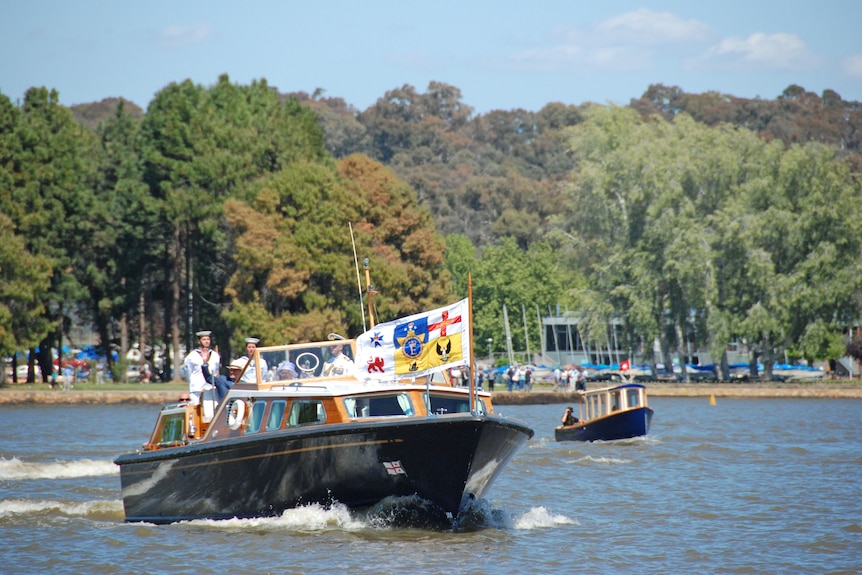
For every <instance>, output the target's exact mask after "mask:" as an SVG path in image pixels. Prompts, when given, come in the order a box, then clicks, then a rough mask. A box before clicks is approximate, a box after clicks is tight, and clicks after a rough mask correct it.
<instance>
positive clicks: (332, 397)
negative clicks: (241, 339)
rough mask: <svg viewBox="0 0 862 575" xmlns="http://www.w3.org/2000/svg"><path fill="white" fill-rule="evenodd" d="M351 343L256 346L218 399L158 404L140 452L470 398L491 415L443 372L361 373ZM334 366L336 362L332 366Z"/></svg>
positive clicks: (465, 404) (453, 410) (441, 407)
mask: <svg viewBox="0 0 862 575" xmlns="http://www.w3.org/2000/svg"><path fill="white" fill-rule="evenodd" d="M353 344H354V341H353V340H335V341H327V342H316V343H314V344H297V345H284V346H271V347H260V348H258V349H257V350H256V352H255V355H254V357H252V358H251V359H250V360H249V361H248V363H247V365H246V366H245V369H244V370H243V374H245V373H246V372H249V373H252V374H253V377H246V378H243V376H242V375H240V376H239V380H238V382H237V383H235V384H234V386H233V388H232V389H231V390H230V391H229V393H228V394H227V396H225V398H223V400H222V402H221V404H217V403H216V401H215V390H211V389H208V390H206V391H205V392H204V394H203V395H202V398H201V403H200V404H199V405H197V406H193V405H191V404H190V403H187V402H180V403H176V404H171V405H166V406H164V407H163V408H162V410H161V412H160V413H159V417H158V419H157V421H156V425H155V428H154V429H153V433H152V435H151V436H150V439H149V441H148V442H147V443H145V444H144V446H143V448H144V450H154V449H164V448H169V447H177V446H181V445H186V444H188V443H190V442H194V441H201V440H204V441H210V440H216V439H225V438H235V437H243V436H248V435H254V434H259V433H267V432H271V431H277V430H286V429H291V428H300V427H306V426H314V425H332V424H345V423H352V422H358V421H364V420H374V419H379V418H399V417H401V418H406V417H417V416H418V417H423V416H436V417H441V416H443V417H445V416H446V415H447V414H458V413H460V414H463V413H469V412H470V411H471V401H473V402H474V409H473V411H475V412H476V413H477V414H480V415H485V414H489V413H493V407H492V406H491V401H490V395H489V394H488V393H485V392H481V393H477V394H476V396H475V397H474V398H472V400H471V395H470V393H468V390H467V389H466V388H455V387H452V385H451V384H450V383H449V382H447V381H446V379H445V378H444V377H443V376H442V374H435V375H433V376H427V377H425V376H423V377H417V378H406V379H405V378H399V379H398V380H391V381H384V380H380V379H377V378H375V377H373V376H369V374H368V373H367V372H368V370H367V368H366V370H365V373H362V370H361V369H357V367H356V366H355V365H354V364H353V357H354V355H355V352H354V345H353ZM340 356H343V357H340ZM339 357H340V359H339ZM336 363H338V364H339V365H340V366H341V367H340V368H337V367H332V366H333V364H336ZM330 368H331V369H330ZM363 376H364V377H363ZM435 378H439V379H435ZM244 379H251V380H252V381H251V382H247V381H244Z"/></svg>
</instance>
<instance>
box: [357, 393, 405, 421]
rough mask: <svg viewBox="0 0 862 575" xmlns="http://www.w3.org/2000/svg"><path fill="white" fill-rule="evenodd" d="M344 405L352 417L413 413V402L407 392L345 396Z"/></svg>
mask: <svg viewBox="0 0 862 575" xmlns="http://www.w3.org/2000/svg"><path fill="white" fill-rule="evenodd" d="M344 407H345V409H347V414H348V415H349V416H350V417H353V418H355V417H386V416H393V415H413V414H414V413H415V412H414V410H413V404H412V403H411V402H410V396H409V395H407V394H406V393H398V394H390V395H374V396H357V397H346V398H344Z"/></svg>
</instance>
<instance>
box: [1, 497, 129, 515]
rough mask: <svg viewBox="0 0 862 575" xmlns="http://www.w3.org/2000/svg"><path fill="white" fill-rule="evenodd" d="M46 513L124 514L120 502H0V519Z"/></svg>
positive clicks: (46, 500)
mask: <svg viewBox="0 0 862 575" xmlns="http://www.w3.org/2000/svg"><path fill="white" fill-rule="evenodd" d="M45 512H52V513H55V514H61V515H67V516H77V517H85V516H88V515H91V514H94V513H117V512H119V513H122V512H123V503H122V501H120V500H115V501H104V500H101V501H82V502H78V503H66V502H63V501H54V500H50V499H42V500H30V499H6V500H3V501H0V517H9V516H15V515H33V514H38V513H45Z"/></svg>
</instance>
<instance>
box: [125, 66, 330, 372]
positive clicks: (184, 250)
mask: <svg viewBox="0 0 862 575" xmlns="http://www.w3.org/2000/svg"><path fill="white" fill-rule="evenodd" d="M141 142H142V145H141V154H142V157H143V160H144V181H145V182H146V183H147V185H148V186H149V189H150V194H151V195H152V196H153V197H154V198H155V199H156V200H157V201H158V202H159V204H160V209H159V213H160V214H161V215H160V223H159V226H158V228H157V230H158V231H157V234H158V241H160V242H161V243H162V245H164V246H167V249H166V250H165V252H164V254H163V259H162V262H163V270H164V271H163V277H164V280H163V282H164V286H165V288H166V289H165V292H166V293H168V294H170V296H169V301H170V305H169V306H166V307H167V309H166V320H165V325H166V326H170V330H171V340H172V357H173V359H174V368H175V370H176V369H178V368H179V361H180V358H179V357H178V355H179V346H180V332H181V325H182V326H183V327H184V329H185V333H186V341H187V342H188V343H189V345H190V343H191V333H192V331H194V329H197V328H199V327H200V326H207V327H209V328H210V329H215V330H219V331H226V330H227V325H226V324H225V323H224V321H225V320H224V319H223V313H224V311H225V310H227V309H229V307H230V305H231V302H230V301H229V300H228V299H227V298H226V297H225V288H226V287H227V284H228V281H229V280H230V277H231V275H232V273H233V265H234V264H233V262H232V252H231V250H230V241H231V238H229V236H228V235H227V232H226V225H225V219H224V202H225V200H226V199H227V198H229V197H231V196H233V195H235V194H239V193H240V192H241V190H242V189H243V187H244V186H245V185H246V184H248V183H249V182H252V181H254V180H256V179H258V178H260V177H261V176H262V175H265V174H269V173H275V172H279V171H281V170H282V169H284V168H286V167H287V166H289V165H290V164H291V163H293V162H297V161H315V162H323V161H325V160H326V158H327V155H326V152H325V150H324V148H323V137H322V133H321V132H320V128H319V126H318V124H317V121H316V118H315V116H314V115H313V114H312V113H311V112H310V111H309V110H308V109H306V108H303V107H301V106H300V105H299V104H298V103H297V102H296V100H293V99H291V100H288V101H287V102H286V103H284V104H282V102H281V101H280V100H279V97H278V95H277V94H276V93H275V91H274V90H272V89H270V87H269V86H268V85H267V83H266V81H265V80H264V81H260V82H254V83H252V84H251V85H250V86H236V85H234V84H231V83H230V80H229V78H228V77H227V75H222V76H221V77H220V78H219V81H218V83H217V84H216V85H215V86H213V87H212V88H210V89H205V88H203V87H201V86H196V85H194V84H193V83H192V82H190V81H188V80H187V81H185V82H183V83H181V84H170V85H169V86H167V87H165V88H164V89H163V90H162V91H161V92H159V93H158V94H157V95H156V98H155V99H154V100H153V101H152V102H151V103H150V107H149V108H148V110H147V114H146V117H145V119H144V121H143V123H142V125H141ZM181 300H184V301H191V311H190V313H189V314H188V315H186V314H183V315H184V317H182V318H181V317H180V301H181ZM181 321H182V324H181Z"/></svg>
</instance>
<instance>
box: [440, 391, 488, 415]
mask: <svg viewBox="0 0 862 575" xmlns="http://www.w3.org/2000/svg"><path fill="white" fill-rule="evenodd" d="M426 401H427V397H426ZM476 410H477V411H478V412H479V413H481V414H484V413H485V402H484V401H482V399H480V398H478V397H477V398H476ZM430 411H431V413H435V414H437V415H443V414H444V413H469V412H470V398H469V397H468V396H459V395H438V394H433V393H432V394H431V407H430Z"/></svg>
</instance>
